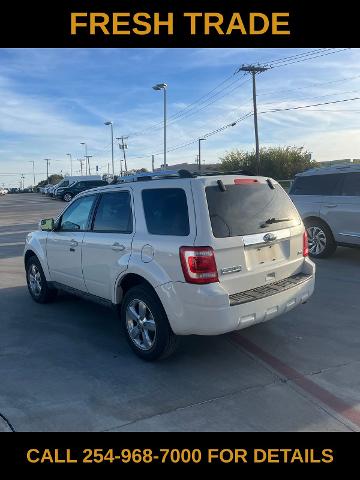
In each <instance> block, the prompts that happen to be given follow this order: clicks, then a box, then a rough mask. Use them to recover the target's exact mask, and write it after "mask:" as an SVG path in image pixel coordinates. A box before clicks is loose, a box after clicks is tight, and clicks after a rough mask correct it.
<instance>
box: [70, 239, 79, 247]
mask: <svg viewBox="0 0 360 480" xmlns="http://www.w3.org/2000/svg"><path fill="white" fill-rule="evenodd" d="M78 245H79V244H78V242H77V241H76V240H70V247H77V246H78Z"/></svg>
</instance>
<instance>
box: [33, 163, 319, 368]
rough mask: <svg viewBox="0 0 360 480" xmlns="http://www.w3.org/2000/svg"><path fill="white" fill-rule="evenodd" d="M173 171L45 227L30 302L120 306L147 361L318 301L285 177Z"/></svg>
mask: <svg viewBox="0 0 360 480" xmlns="http://www.w3.org/2000/svg"><path fill="white" fill-rule="evenodd" d="M164 173H165V175H164V174H163V173H161V172H159V173H151V174H143V175H139V176H133V177H129V178H127V179H122V183H118V184H113V185H107V186H106V187H102V188H96V189H92V190H89V191H86V192H82V193H80V194H79V195H78V196H77V197H76V198H75V199H74V200H73V201H72V202H71V203H70V205H69V206H68V207H67V208H66V209H65V210H64V211H63V212H62V213H61V214H60V216H59V217H58V218H57V219H55V220H54V219H44V220H42V221H41V222H40V228H41V230H39V231H36V232H32V233H30V234H29V235H28V236H27V238H26V245H25V251H24V262H25V269H26V278H27V284H28V288H29V292H30V295H31V296H32V298H33V299H34V300H35V301H36V302H38V303H45V302H47V301H50V300H51V299H54V297H55V296H56V291H57V289H60V290H61V289H63V290H66V291H68V292H70V293H75V294H78V295H83V296H84V297H86V298H88V299H93V300H95V301H100V302H101V303H102V304H104V303H105V304H108V305H110V306H111V305H113V306H114V307H115V308H117V309H118V311H119V313H120V318H121V323H122V326H123V329H124V332H125V335H126V338H127V341H128V343H129V345H130V347H131V348H132V349H133V350H134V352H135V353H136V354H137V355H139V356H140V357H141V358H143V359H145V360H155V359H157V358H161V357H165V356H168V355H169V354H170V353H171V352H172V351H173V350H174V349H175V347H176V344H177V339H178V337H177V336H178V335H192V334H194V335H219V334H223V333H226V332H231V331H234V330H240V329H243V328H246V327H249V326H251V325H254V324H256V323H261V322H264V321H268V320H271V319H273V318H274V317H276V316H278V315H280V314H283V313H285V312H288V311H289V310H291V309H292V308H295V307H297V306H298V305H300V304H302V303H304V302H306V301H307V300H308V299H309V297H310V296H311V295H312V293H313V289H314V282H315V265H314V263H313V262H312V261H311V260H309V258H308V250H307V237H306V231H305V228H304V225H303V222H302V221H301V218H300V215H299V213H298V212H297V210H296V208H295V207H294V204H293V203H292V202H291V201H290V199H289V197H288V195H287V194H286V192H285V191H284V190H283V188H282V187H281V186H280V185H279V184H278V183H277V182H276V181H275V180H272V179H269V178H264V177H255V176H249V175H243V174H241V173H239V174H238V175H233V174H231V175H230V174H228V175H226V174H223V175H219V174H216V175H215V174H214V175H206V176H201V175H200V176H195V175H192V174H191V173H190V172H187V171H179V172H172V173H169V172H164ZM79 183H82V182H79ZM99 183H100V182H99ZM104 183H105V182H104ZM72 192H74V189H72ZM104 328H105V327H104Z"/></svg>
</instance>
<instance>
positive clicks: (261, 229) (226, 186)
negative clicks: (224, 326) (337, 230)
mask: <svg viewBox="0 0 360 480" xmlns="http://www.w3.org/2000/svg"><path fill="white" fill-rule="evenodd" d="M204 186H205V197H206V203H207V209H208V212H209V218H208V220H209V227H210V230H211V232H212V237H213V242H212V245H211V246H212V247H213V248H214V251H215V259H216V264H217V269H218V273H219V281H220V283H221V284H222V286H223V287H224V288H225V289H226V290H227V291H228V293H229V295H231V294H234V293H238V292H243V291H246V290H250V289H253V288H256V287H260V286H263V285H266V284H270V283H273V282H276V281H279V280H282V279H285V278H287V277H289V276H292V275H295V274H297V273H300V272H301V270H302V266H303V262H304V258H303V232H304V227H303V224H302V221H301V218H300V216H299V214H298V212H297V210H296V208H295V206H294V204H293V203H292V201H291V200H290V198H289V196H288V195H287V193H286V192H285V191H284V190H283V188H282V187H281V186H280V185H279V184H278V183H277V182H276V181H275V180H272V179H268V178H264V177H243V176H241V177H240V176H239V177H237V176H227V175H226V176H225V175H224V176H221V177H215V178H211V179H210V178H208V179H206V180H205V185H204Z"/></svg>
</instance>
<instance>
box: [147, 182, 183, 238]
mask: <svg viewBox="0 0 360 480" xmlns="http://www.w3.org/2000/svg"><path fill="white" fill-rule="evenodd" d="M142 200H143V205H144V212H145V220H146V226H147V229H148V232H149V233H152V234H153V235H175V236H180V237H185V236H187V235H189V232H190V227H189V212H188V206H187V201H186V194H185V191H184V190H183V189H182V188H154V189H149V190H143V191H142Z"/></svg>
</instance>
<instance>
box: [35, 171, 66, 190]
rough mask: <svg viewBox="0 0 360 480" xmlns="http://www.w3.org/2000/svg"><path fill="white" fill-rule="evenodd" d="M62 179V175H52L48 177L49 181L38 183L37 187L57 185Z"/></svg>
mask: <svg viewBox="0 0 360 480" xmlns="http://www.w3.org/2000/svg"><path fill="white" fill-rule="evenodd" d="M63 178H64V177H63V176H62V175H58V174H57V173H54V174H53V175H49V181H47V179H46V180H41V182H39V183H38V184H37V187H43V186H45V185H47V184H48V183H51V185H56V184H57V183H59V182H60V181H61V180H62V179H63Z"/></svg>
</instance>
